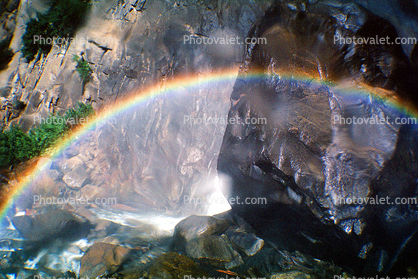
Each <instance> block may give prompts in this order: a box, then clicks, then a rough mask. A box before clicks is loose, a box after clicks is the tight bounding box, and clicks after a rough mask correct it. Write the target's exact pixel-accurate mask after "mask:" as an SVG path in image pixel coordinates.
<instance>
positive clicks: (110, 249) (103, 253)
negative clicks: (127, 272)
mask: <svg viewBox="0 0 418 279" xmlns="http://www.w3.org/2000/svg"><path fill="white" fill-rule="evenodd" d="M129 252H130V249H129V248H126V247H122V246H117V245H114V244H110V243H103V242H100V243H96V244H94V245H93V246H91V247H90V248H89V249H88V250H87V252H86V253H85V254H84V255H83V257H82V258H81V263H80V264H81V266H80V277H84V278H86V277H87V276H88V277H91V278H96V277H98V276H101V275H103V274H105V273H106V272H108V273H113V272H115V271H116V270H117V269H118V267H119V266H120V265H121V264H122V263H123V261H124V260H125V259H126V258H127V256H128V255H129Z"/></svg>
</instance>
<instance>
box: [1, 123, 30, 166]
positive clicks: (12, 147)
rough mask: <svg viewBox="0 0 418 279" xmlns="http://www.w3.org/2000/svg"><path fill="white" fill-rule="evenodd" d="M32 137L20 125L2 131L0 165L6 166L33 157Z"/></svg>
mask: <svg viewBox="0 0 418 279" xmlns="http://www.w3.org/2000/svg"><path fill="white" fill-rule="evenodd" d="M34 152H35V148H34V146H33V141H32V139H31V138H30V137H29V136H28V135H27V134H26V133H25V132H23V131H22V130H21V129H20V128H19V127H18V126H12V127H10V129H9V130H7V131H5V132H1V133H0V166H1V167H6V166H10V165H13V164H16V163H19V162H22V161H25V160H28V159H30V158H32V157H33V156H34V155H35V154H34Z"/></svg>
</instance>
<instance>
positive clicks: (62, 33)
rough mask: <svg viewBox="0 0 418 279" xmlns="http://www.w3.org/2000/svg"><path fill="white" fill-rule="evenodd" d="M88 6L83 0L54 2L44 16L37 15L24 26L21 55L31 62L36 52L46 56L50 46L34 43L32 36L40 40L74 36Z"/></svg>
mask: <svg viewBox="0 0 418 279" xmlns="http://www.w3.org/2000/svg"><path fill="white" fill-rule="evenodd" d="M89 8H90V4H89V3H88V1H84V0H55V1H53V3H52V5H51V7H50V8H49V10H48V11H47V12H46V13H45V14H39V13H38V15H37V18H33V19H31V20H30V21H29V22H28V24H27V25H26V31H25V33H24V34H23V37H22V42H23V47H22V54H23V56H24V57H25V58H26V59H27V60H28V61H31V60H33V59H34V57H35V56H36V55H37V54H38V52H41V53H44V54H48V53H49V51H50V50H51V47H52V46H51V45H49V44H41V42H39V41H37V42H35V40H34V36H40V37H41V36H42V38H45V39H46V38H69V37H71V36H73V35H74V34H75V31H76V30H77V28H78V27H79V26H80V25H81V24H82V23H83V21H84V18H85V16H86V14H87V12H88V11H89Z"/></svg>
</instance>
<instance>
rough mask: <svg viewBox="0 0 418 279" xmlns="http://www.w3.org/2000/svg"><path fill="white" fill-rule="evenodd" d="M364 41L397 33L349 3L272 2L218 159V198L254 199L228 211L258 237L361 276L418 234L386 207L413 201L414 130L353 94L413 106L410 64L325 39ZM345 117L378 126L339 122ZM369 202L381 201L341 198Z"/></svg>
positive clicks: (380, 268) (412, 211)
mask: <svg viewBox="0 0 418 279" xmlns="http://www.w3.org/2000/svg"><path fill="white" fill-rule="evenodd" d="M376 36H378V37H385V38H387V37H388V38H389V42H393V40H394V39H395V38H396V37H397V36H398V34H397V33H396V28H395V27H394V26H393V25H392V24H391V23H389V22H388V21H386V20H384V19H382V18H379V17H377V16H376V15H373V14H372V13H370V12H368V11H367V10H365V9H364V8H362V7H361V6H359V5H356V4H354V3H350V4H347V3H345V4H343V3H342V2H341V3H340V2H338V1H335V2H333V3H331V2H318V3H316V4H308V3H300V2H296V1H294V2H292V1H289V2H286V3H282V4H279V3H278V4H276V5H274V6H273V7H272V8H271V9H270V10H269V11H267V12H266V15H265V17H264V18H263V19H261V20H260V21H259V22H258V23H257V24H256V25H255V26H254V28H253V29H252V31H251V32H250V37H254V38H266V39H267V44H253V45H249V46H248V48H247V52H246V55H247V56H246V60H245V62H244V64H243V65H242V68H241V72H240V75H239V77H238V79H237V81H236V84H235V86H234V90H233V92H232V96H231V103H232V106H231V109H230V111H229V118H230V119H231V118H234V119H235V120H236V121H235V122H234V123H233V122H231V123H230V124H229V125H228V127H227V129H226V132H225V135H224V140H223V144H222V147H221V153H220V155H219V159H218V171H219V172H221V173H224V174H227V175H229V176H230V178H231V179H232V183H231V184H232V185H231V188H230V189H225V190H224V193H225V195H226V196H227V197H228V198H235V199H236V198H237V197H239V198H240V199H241V201H245V199H246V198H255V199H256V200H257V201H259V202H258V203H257V204H245V203H244V202H243V203H240V204H239V203H231V206H232V208H233V212H234V213H235V214H237V215H239V216H241V217H243V218H244V220H246V221H247V222H248V223H249V224H250V225H252V227H253V228H254V229H255V230H256V232H257V234H258V236H260V237H262V238H263V239H264V240H268V241H269V242H272V243H274V245H276V246H277V248H279V249H285V250H288V251H294V250H298V251H303V252H305V253H308V254H311V255H313V256H314V257H319V258H322V259H327V260H330V261H331V260H332V261H333V262H335V263H337V264H340V265H342V266H345V267H348V268H350V269H351V270H352V272H354V273H355V274H356V273H357V274H361V275H364V274H371V275H373V274H376V273H379V274H386V273H387V272H389V271H390V270H391V268H392V270H394V269H396V266H394V263H395V261H396V259H397V258H398V256H399V254H400V253H401V254H402V253H403V252H405V253H411V251H413V249H414V248H411V246H410V245H411V244H412V243H413V242H414V241H413V240H412V239H415V237H416V236H415V235H416V233H415V232H416V230H417V229H418V226H417V225H418V224H417V221H416V216H417V214H418V212H417V211H416V208H415V207H414V206H406V205H395V204H394V203H395V198H396V197H416V195H417V194H416V193H417V188H416V183H415V182H414V181H416V179H417V171H416V169H417V159H418V158H417V157H416V154H417V153H416V146H417V128H418V127H417V125H400V124H396V123H395V118H396V117H405V115H404V114H403V113H402V112H400V111H398V110H396V109H395V108H391V107H390V105H389V103H388V102H387V100H385V99H384V100H380V99H379V100H374V97H373V96H372V95H371V93H370V92H368V91H367V90H366V89H364V88H369V89H368V90H369V91H375V92H377V94H379V95H380V96H381V97H382V96H383V97H385V98H388V99H389V100H390V99H391V98H393V97H396V98H398V99H401V100H403V101H404V102H408V103H410V104H412V106H415V107H416V105H417V104H418V102H417V100H416V94H415V92H416V88H417V87H416V81H417V80H418V75H417V72H416V70H414V68H413V66H412V65H413V63H411V61H410V59H409V57H408V56H409V55H406V54H405V53H404V51H403V49H402V47H401V46H400V45H396V44H391V43H389V44H380V45H372V44H370V45H365V44H362V45H360V44H357V45H355V44H351V45H350V44H343V43H341V40H335V41H334V38H343V39H347V38H353V37H357V38H359V37H361V38H371V37H374V38H376ZM260 73H262V74H261V75H260ZM313 80H320V81H321V82H315V81H313ZM324 81H331V82H333V84H325V83H324ZM337 84H339V85H337ZM353 86H355V87H356V89H350V88H353ZM360 86H361V87H360ZM361 88H363V89H361ZM370 88H373V89H370ZM349 90H354V92H356V90H357V92H358V93H357V95H354V96H353V95H351V96H350V95H349V94H347V92H348V91H349ZM354 117H356V118H362V119H372V118H376V117H387V119H389V121H387V123H385V124H384V125H376V124H373V123H368V124H365V123H363V125H351V123H344V122H342V121H340V119H347V118H351V119H353V118H354ZM248 118H255V119H263V120H264V122H263V123H256V124H255V123H253V124H245V123H246V122H245V120H246V119H248ZM243 123H244V124H243ZM401 166H402V167H401ZM379 197H383V198H386V197H388V198H389V199H390V200H391V202H393V204H385V205H383V204H380V205H379V204H376V203H374V204H366V203H365V202H364V203H362V204H358V203H353V202H350V200H351V201H353V200H354V199H357V200H358V199H364V198H366V199H367V198H368V199H369V200H370V201H371V200H373V199H378V198H379ZM260 201H262V202H260ZM411 249H412V250H411ZM401 258H402V257H401ZM402 259H403V258H402ZM402 261H403V260H400V262H402Z"/></svg>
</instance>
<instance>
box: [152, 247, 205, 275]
mask: <svg viewBox="0 0 418 279" xmlns="http://www.w3.org/2000/svg"><path fill="white" fill-rule="evenodd" d="M148 274H149V275H148V278H149V279H161V278H173V279H177V278H178V279H180V278H181V279H183V278H184V277H185V276H186V275H190V276H193V277H203V276H209V275H208V274H207V273H206V272H205V271H203V270H201V269H200V268H199V266H198V265H197V264H196V263H195V262H194V261H192V260H191V259H189V258H188V257H186V256H183V255H180V254H178V253H174V252H171V253H167V254H164V255H162V256H160V257H158V258H157V259H156V260H155V262H154V264H153V265H152V266H151V267H150V268H149V272H148Z"/></svg>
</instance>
